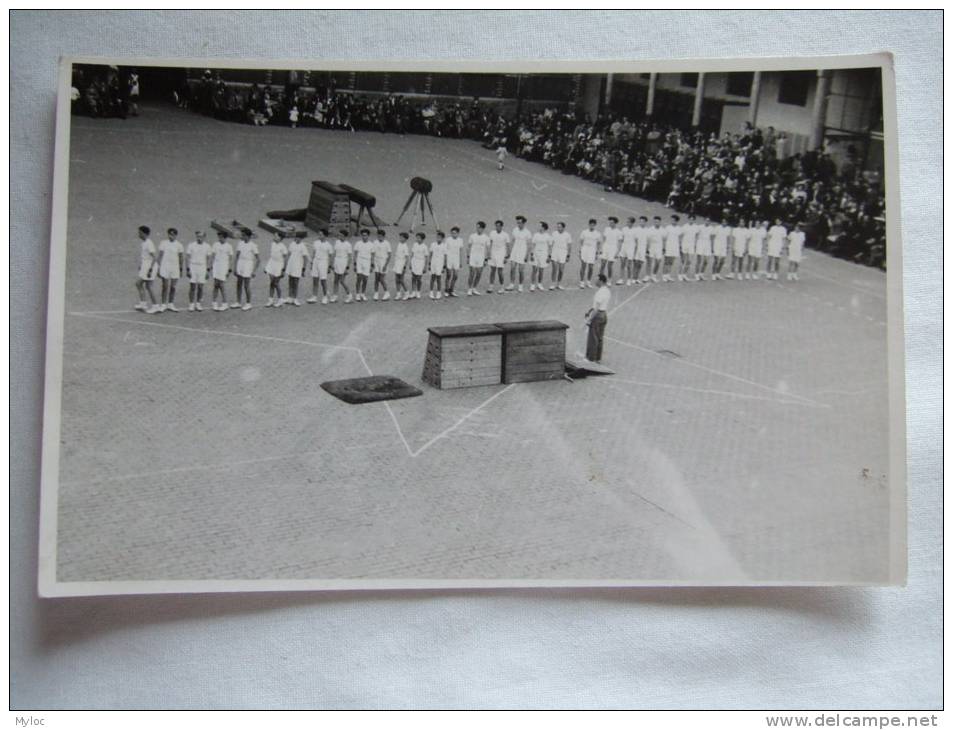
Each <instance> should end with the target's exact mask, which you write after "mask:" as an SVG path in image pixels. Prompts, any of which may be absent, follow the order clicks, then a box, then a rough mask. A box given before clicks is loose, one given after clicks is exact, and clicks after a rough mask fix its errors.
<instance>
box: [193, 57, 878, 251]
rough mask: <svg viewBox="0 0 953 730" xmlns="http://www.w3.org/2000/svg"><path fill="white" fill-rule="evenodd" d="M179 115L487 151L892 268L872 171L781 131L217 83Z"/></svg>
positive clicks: (202, 86) (196, 93) (852, 156)
mask: <svg viewBox="0 0 953 730" xmlns="http://www.w3.org/2000/svg"><path fill="white" fill-rule="evenodd" d="M178 101H179V104H180V105H181V106H183V107H186V108H191V109H194V110H196V111H199V112H201V113H204V114H208V115H210V116H214V117H216V118H219V119H226V120H231V121H236V122H246V123H250V124H255V125H264V124H280V125H288V126H293V127H306V126H316V127H322V128H327V129H342V130H351V131H357V130H373V131H378V132H393V133H398V134H429V135H435V136H442V137H453V138H469V139H473V140H477V141H479V142H481V143H482V144H483V146H484V147H486V148H487V149H494V150H495V149H498V148H499V147H505V148H506V149H507V150H508V151H509V152H510V153H511V154H514V155H516V156H518V157H522V158H524V159H527V160H532V161H535V162H539V163H541V164H545V165H548V166H549V167H552V168H554V169H557V170H560V171H562V172H563V173H565V174H572V175H578V176H579V177H583V178H585V179H588V180H592V181H593V182H594V183H597V184H601V185H602V186H603V187H604V188H605V189H606V190H611V191H619V192H623V193H628V194H631V195H634V196H637V197H639V198H642V199H646V200H653V201H659V202H662V203H664V204H665V205H666V206H668V207H670V208H672V209H673V210H676V211H679V212H685V213H693V214H695V215H698V216H704V217H707V218H710V219H712V220H716V221H722V220H725V221H727V222H728V223H729V224H730V225H735V224H736V223H737V221H739V220H746V221H747V220H751V219H758V220H769V221H773V220H774V219H776V218H780V219H781V220H782V221H784V222H785V223H786V224H788V225H789V226H793V224H794V223H797V222H799V223H801V224H802V226H803V228H804V230H805V232H806V234H807V245H809V246H812V247H814V248H817V249H821V250H825V251H828V252H830V253H832V254H834V255H837V256H840V257H842V258H847V259H850V260H853V261H857V262H860V263H865V264H868V265H871V266H878V267H881V268H883V267H885V265H886V247H885V241H886V233H885V224H884V196H883V187H882V180H881V179H880V178H879V176H878V175H876V174H869V173H867V172H865V171H864V170H862V169H861V165H860V164H859V161H858V158H857V153H856V150H855V149H854V148H853V147H849V148H848V149H847V154H846V158H845V161H843V162H842V163H841V164H840V166H838V165H837V164H835V162H834V160H833V159H832V157H831V156H830V154H828V153H827V152H824V151H819V150H814V151H808V152H803V153H800V152H796V153H792V149H791V147H792V145H791V140H790V139H789V138H788V137H787V135H785V133H783V132H776V131H775V130H774V129H773V128H770V127H769V128H767V129H764V130H762V129H757V128H754V127H752V126H750V125H746V127H745V128H744V129H743V130H742V131H740V132H739V133H737V134H727V133H726V134H724V135H721V136H719V135H717V134H715V133H704V132H702V131H699V130H697V129H692V130H684V129H679V128H677V127H673V126H667V125H662V124H659V123H655V122H653V121H652V120H639V121H632V120H629V119H628V118H626V117H624V116H620V115H616V114H612V113H606V114H604V115H599V116H598V117H597V118H596V119H592V118H591V117H590V116H589V115H587V114H585V113H583V112H582V110H581V109H575V110H568V111H567V110H557V109H551V108H547V109H529V110H523V111H522V112H519V111H517V112H516V113H510V114H501V113H500V107H498V106H496V107H495V106H493V105H491V104H489V103H486V102H481V101H480V100H479V99H473V100H468V101H465V102H464V101H442V100H436V99H434V98H433V97H415V98H413V99H411V98H407V97H404V96H402V95H393V94H392V95H379V96H373V97H372V96H362V95H360V94H354V93H351V92H339V91H337V90H336V89H335V88H334V87H333V86H332V87H329V88H318V89H317V90H316V91H310V90H308V91H307V92H306V91H304V90H302V88H301V87H300V86H299V85H297V84H294V83H290V84H287V85H285V86H283V87H281V88H277V89H276V88H273V87H271V86H259V85H257V84H252V85H250V86H247V87H239V86H236V85H231V84H227V83H226V82H225V81H223V80H222V79H221V77H220V76H213V75H212V73H211V71H206V72H205V74H204V75H203V77H202V79H201V80H200V81H199V82H198V83H197V84H193V85H186V86H184V87H183V89H182V91H181V92H180V93H179V94H178Z"/></svg>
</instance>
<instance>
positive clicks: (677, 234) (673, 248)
mask: <svg viewBox="0 0 953 730" xmlns="http://www.w3.org/2000/svg"><path fill="white" fill-rule="evenodd" d="M679 220H681V219H680V218H679V217H678V216H677V215H673V216H672V222H671V223H670V224H669V225H667V226H665V228H664V236H665V267H664V268H663V269H662V281H675V280H674V279H673V278H672V272H673V271H674V270H675V262H676V261H679V260H680V259H679V256H680V254H681V239H682V226H681V225H679ZM679 280H681V277H679Z"/></svg>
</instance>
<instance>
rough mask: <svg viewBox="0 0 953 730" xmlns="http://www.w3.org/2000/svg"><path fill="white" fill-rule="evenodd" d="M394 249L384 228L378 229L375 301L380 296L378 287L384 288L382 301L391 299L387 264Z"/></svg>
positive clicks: (375, 259) (375, 252)
mask: <svg viewBox="0 0 953 730" xmlns="http://www.w3.org/2000/svg"><path fill="white" fill-rule="evenodd" d="M391 252H392V249H391V245H390V241H388V240H387V238H386V234H385V233H384V230H383V229H381V228H378V229H377V240H376V241H374V301H375V302H376V301H377V299H378V296H379V292H378V289H383V290H384V296H383V298H382V301H385V302H386V301H387V300H388V299H390V292H389V291H388V290H387V278H386V275H387V264H388V263H389V262H390V255H391Z"/></svg>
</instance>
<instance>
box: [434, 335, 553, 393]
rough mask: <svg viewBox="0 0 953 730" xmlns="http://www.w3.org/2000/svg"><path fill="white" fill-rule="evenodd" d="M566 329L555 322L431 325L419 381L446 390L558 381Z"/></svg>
mask: <svg viewBox="0 0 953 730" xmlns="http://www.w3.org/2000/svg"><path fill="white" fill-rule="evenodd" d="M567 329H569V326H568V325H566V324H563V323H562V322H558V321H556V320H545V321H535V320H534V321H530V322H498V323H495V324H467V325H457V326H452V327H430V328H429V329H428V332H429V338H428V341H427V354H426V357H425V358H424V371H423V380H424V382H425V383H429V384H430V385H432V386H434V387H435V388H440V389H449V388H466V387H471V386H477V385H498V384H500V383H525V382H531V381H536V380H558V379H562V378H563V376H564V374H565V367H566V330H567Z"/></svg>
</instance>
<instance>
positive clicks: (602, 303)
mask: <svg viewBox="0 0 953 730" xmlns="http://www.w3.org/2000/svg"><path fill="white" fill-rule="evenodd" d="M611 299H612V293H611V292H610V291H609V282H608V279H606V277H605V275H604V274H599V288H598V289H597V290H596V295H595V296H594V297H593V298H592V309H591V310H589V314H588V315H587V316H586V323H587V324H588V325H589V334H588V336H587V337H586V359H587V360H589V361H590V362H601V361H602V344H603V342H604V340H605V334H606V324H607V323H608V321H609V302H610V300H611Z"/></svg>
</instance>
